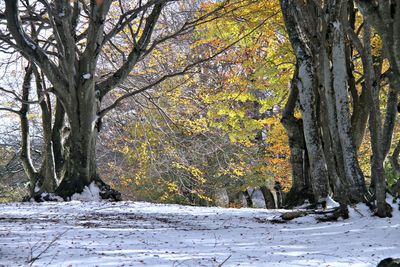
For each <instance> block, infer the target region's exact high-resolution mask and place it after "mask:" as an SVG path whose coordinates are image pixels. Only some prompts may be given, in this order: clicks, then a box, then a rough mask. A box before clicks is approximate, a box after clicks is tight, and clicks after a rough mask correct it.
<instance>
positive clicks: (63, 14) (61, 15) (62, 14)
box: [58, 10, 65, 18]
mask: <svg viewBox="0 0 400 267" xmlns="http://www.w3.org/2000/svg"><path fill="white" fill-rule="evenodd" d="M58 16H59V17H60V18H63V17H65V12H64V10H63V11H61V12H60V13H58Z"/></svg>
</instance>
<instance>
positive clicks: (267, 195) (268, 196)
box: [260, 185, 277, 209]
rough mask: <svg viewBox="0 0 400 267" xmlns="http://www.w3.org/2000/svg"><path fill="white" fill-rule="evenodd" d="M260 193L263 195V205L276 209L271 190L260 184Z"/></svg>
mask: <svg viewBox="0 0 400 267" xmlns="http://www.w3.org/2000/svg"><path fill="white" fill-rule="evenodd" d="M260 190H261V193H262V194H263V196H264V201H265V207H266V208H267V209H276V208H277V205H276V204H275V199H274V196H273V195H272V193H271V190H269V188H268V187H266V186H265V185H263V186H260Z"/></svg>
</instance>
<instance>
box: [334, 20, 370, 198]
mask: <svg viewBox="0 0 400 267" xmlns="http://www.w3.org/2000/svg"><path fill="white" fill-rule="evenodd" d="M333 28H334V29H333V44H332V45H333V49H332V64H333V70H332V71H333V73H332V74H333V75H332V76H333V88H334V92H335V98H336V111H337V116H338V117H337V123H338V132H339V139H340V144H341V147H342V156H343V163H344V171H345V175H346V180H347V184H348V186H349V189H350V197H351V198H352V200H353V201H355V202H361V201H363V200H364V195H365V193H366V187H365V182H364V175H363V173H362V171H361V169H360V166H359V164H358V160H357V154H356V150H355V147H354V144H353V139H352V134H351V121H350V108H349V103H348V85H347V80H348V77H347V69H346V57H345V55H346V53H345V43H344V33H343V28H342V24H341V23H340V22H339V21H336V22H334V25H333Z"/></svg>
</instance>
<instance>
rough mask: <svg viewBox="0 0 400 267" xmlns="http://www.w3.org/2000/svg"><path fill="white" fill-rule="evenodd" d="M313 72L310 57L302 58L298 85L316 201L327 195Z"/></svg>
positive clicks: (326, 179) (327, 184)
mask: <svg viewBox="0 0 400 267" xmlns="http://www.w3.org/2000/svg"><path fill="white" fill-rule="evenodd" d="M315 85H316V84H315V72H314V71H313V67H312V62H311V60H310V59H304V60H303V61H302V62H301V63H300V66H299V81H298V87H299V92H300V104H301V107H302V118H303V125H304V138H305V141H306V146H307V152H308V158H309V160H310V170H311V184H312V188H313V191H314V196H315V198H316V200H317V201H322V200H323V199H325V198H326V197H327V196H328V193H329V183H328V170H327V168H326V161H325V155H324V152H323V148H322V143H321V139H320V134H319V126H318V121H319V119H318V116H317V111H316V106H317V103H316V88H315V87H316V86H315Z"/></svg>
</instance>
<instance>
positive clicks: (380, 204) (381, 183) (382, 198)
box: [363, 23, 390, 217]
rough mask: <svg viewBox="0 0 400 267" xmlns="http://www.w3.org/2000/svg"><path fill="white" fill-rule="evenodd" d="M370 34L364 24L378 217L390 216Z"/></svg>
mask: <svg viewBox="0 0 400 267" xmlns="http://www.w3.org/2000/svg"><path fill="white" fill-rule="evenodd" d="M370 40H371V35H370V29H369V26H368V25H367V24H366V23H365V25H364V46H365V51H364V52H365V53H364V55H363V56H364V62H363V65H364V72H365V83H366V87H367V90H368V91H367V92H368V96H369V102H370V105H371V113H370V122H369V125H370V132H371V145H372V153H373V155H372V162H371V174H372V179H373V181H374V185H375V198H376V203H377V212H376V214H377V215H378V216H379V217H386V216H390V210H389V209H388V206H387V203H386V176H385V171H384V168H383V161H384V156H383V132H382V124H381V112H380V105H379V104H380V101H379V83H378V81H376V77H377V76H376V75H375V72H374V67H373V60H372V49H371V44H370Z"/></svg>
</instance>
